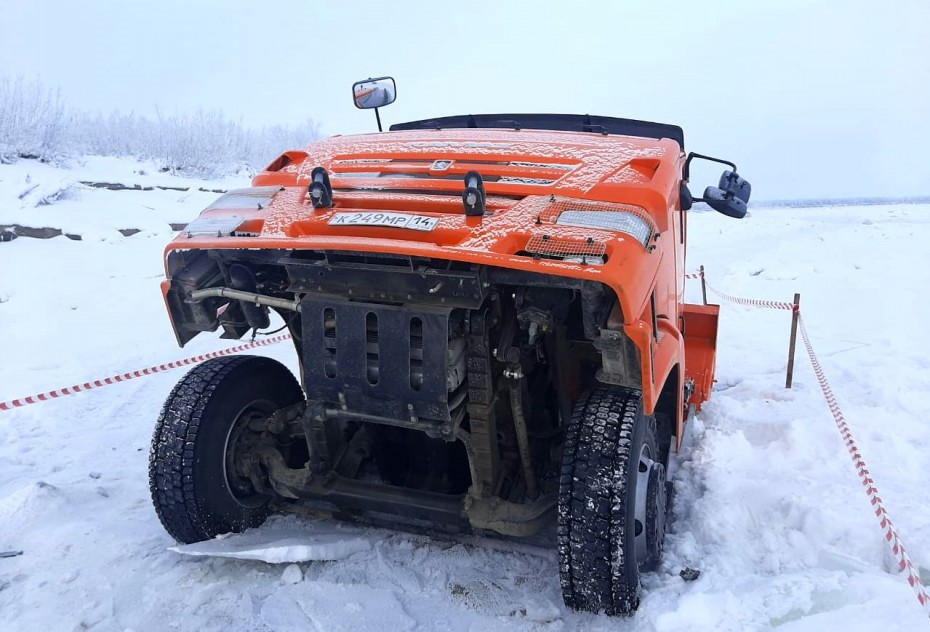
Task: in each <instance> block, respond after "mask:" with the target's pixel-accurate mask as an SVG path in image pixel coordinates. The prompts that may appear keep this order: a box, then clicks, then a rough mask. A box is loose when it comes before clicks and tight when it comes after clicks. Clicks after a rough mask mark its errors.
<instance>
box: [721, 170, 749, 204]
mask: <svg viewBox="0 0 930 632" xmlns="http://www.w3.org/2000/svg"><path fill="white" fill-rule="evenodd" d="M718 186H719V187H720V188H721V189H723V190H724V191H726V192H727V193H729V194H731V195H735V196H736V197H738V198H739V199H741V200H742V201H743V202H746V204H749V194H750V193H751V192H752V187H751V186H750V184H749V182H748V181H746V180H744V179H743V178H741V177H739V175H738V174H737V173H736V172H735V171H724V172H723V175H722V176H720V184H719V185H718Z"/></svg>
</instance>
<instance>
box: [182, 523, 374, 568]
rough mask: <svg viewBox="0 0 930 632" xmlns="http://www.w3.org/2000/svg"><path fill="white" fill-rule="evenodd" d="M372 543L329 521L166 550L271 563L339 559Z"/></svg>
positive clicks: (369, 538) (243, 534) (234, 536)
mask: <svg viewBox="0 0 930 632" xmlns="http://www.w3.org/2000/svg"><path fill="white" fill-rule="evenodd" d="M371 547H372V537H371V536H367V535H365V533H364V532H361V533H352V532H351V531H349V530H347V529H346V528H344V527H343V526H342V525H339V524H338V523H334V522H332V521H327V522H320V523H314V524H312V525H303V526H301V527H299V528H292V529H257V530H256V529H252V530H250V531H247V532H245V533H234V534H230V535H226V536H222V537H219V538H216V539H213V540H208V541H206V542H196V543H194V544H182V545H178V546H172V547H169V550H171V551H174V552H175V553H181V554H183V555H193V556H195V557H202V556H211V557H228V558H232V559H238V560H259V561H262V562H269V563H272V564H281V563H285V562H311V561H320V560H330V561H333V560H342V559H345V558H347V557H349V556H350V555H354V554H355V553H359V552H361V551H368V550H370V549H371Z"/></svg>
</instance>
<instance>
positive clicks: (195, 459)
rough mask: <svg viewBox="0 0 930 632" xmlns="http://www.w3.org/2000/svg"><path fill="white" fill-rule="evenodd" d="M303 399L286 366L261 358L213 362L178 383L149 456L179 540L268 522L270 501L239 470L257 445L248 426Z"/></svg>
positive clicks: (161, 508)
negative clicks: (243, 460) (244, 458)
mask: <svg viewBox="0 0 930 632" xmlns="http://www.w3.org/2000/svg"><path fill="white" fill-rule="evenodd" d="M302 399H303V391H302V390H301V388H300V385H299V384H298V383H297V380H296V379H294V376H293V375H292V374H291V372H290V371H289V370H288V369H287V367H285V366H284V365H282V364H281V363H279V362H276V361H275V360H272V359H270V358H264V357H261V356H229V357H222V358H214V359H212V360H208V361H207V362H204V363H203V364H200V365H198V366H197V367H195V368H193V369H192V370H191V371H190V372H189V373H188V374H187V375H185V376H184V378H182V379H181V381H180V382H178V384H177V385H176V386H175V387H174V389H173V390H172V391H171V394H170V395H169V396H168V399H167V400H166V401H165V405H164V407H163V408H162V411H161V414H160V415H159V417H158V421H157V423H156V424H155V434H154V436H153V437H152V449H151V452H150V457H149V488H150V490H151V493H152V502H153V503H154V505H155V511H156V512H157V513H158V517H159V519H160V520H161V523H162V525H164V527H165V529H166V530H167V531H168V533H170V534H171V535H172V536H173V537H174V539H175V540H177V541H179V542H182V543H191V542H199V541H201V540H208V539H210V538H213V537H215V536H217V535H219V534H221V533H228V532H230V531H242V530H243V529H247V528H249V527H256V526H258V525H260V524H261V523H262V522H264V520H265V518H266V517H267V516H268V503H269V501H270V500H271V498H272V496H271V495H269V494H268V493H267V492H263V491H262V490H261V489H256V486H255V484H254V481H253V480H251V479H250V477H249V476H246V475H245V474H244V472H243V471H242V469H241V463H242V457H243V456H248V455H247V453H248V451H249V449H250V447H251V446H254V445H255V444H256V442H258V441H259V440H260V437H259V436H258V433H256V432H255V431H254V430H253V429H251V428H250V426H249V424H250V422H251V421H253V420H256V419H261V418H264V417H267V416H268V415H270V414H271V413H273V412H274V411H275V410H277V409H279V408H284V407H286V406H290V405H292V404H295V403H297V402H299V401H301V400H302Z"/></svg>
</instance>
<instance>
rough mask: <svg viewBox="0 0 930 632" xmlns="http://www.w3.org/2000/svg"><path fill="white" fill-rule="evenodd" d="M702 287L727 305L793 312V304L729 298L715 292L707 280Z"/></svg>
mask: <svg viewBox="0 0 930 632" xmlns="http://www.w3.org/2000/svg"><path fill="white" fill-rule="evenodd" d="M704 285H706V286H707V289H708V290H710V291H711V292H713V293H714V294H716V295H717V296H719V297H720V298H722V299H723V300H725V301H727V302H729V303H735V304H737V305H746V306H749V307H764V308H766V309H787V310H788V311H794V309H795V305H794V303H782V302H781V301H764V300H758V299H754V298H740V297H739V296H730V295H729V294H726V293H724V292H720V291H719V290H715V289H714V288H712V287H711V285H710V283H708V282H707V280H706V279H705V280H704Z"/></svg>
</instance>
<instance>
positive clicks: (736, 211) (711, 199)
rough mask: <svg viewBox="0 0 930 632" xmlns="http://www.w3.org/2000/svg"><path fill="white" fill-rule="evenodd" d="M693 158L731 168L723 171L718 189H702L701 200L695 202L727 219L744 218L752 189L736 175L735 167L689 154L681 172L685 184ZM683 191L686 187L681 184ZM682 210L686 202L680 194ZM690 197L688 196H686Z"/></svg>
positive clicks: (713, 159) (725, 161)
mask: <svg viewBox="0 0 930 632" xmlns="http://www.w3.org/2000/svg"><path fill="white" fill-rule="evenodd" d="M695 158H701V159H703V160H709V161H711V162H719V163H721V164H724V165H727V166H729V167H732V169H733V170H732V171H724V172H723V175H722V176H720V186H719V187H707V188H706V189H704V197H703V198H694V201H695V202H704V203H705V204H707V205H708V206H709V207H711V208H712V209H714V210H715V211H718V212H720V213H723V214H724V215H726V216H727V217H735V218H736V219H742V218H743V217H746V205H747V204H748V203H749V194H750V193H751V192H752V187H751V186H750V184H749V182H747V181H746V180H744V179H743V178H741V177H740V176H739V175H738V174H737V173H736V165H734V164H733V163H732V162H729V161H727V160H721V159H720V158H714V157H712V156H705V155H703V154H696V153H694V152H691V153H690V154H688V158H687V159H686V160H685V166H684V169H683V172H682V176H683V178H684V180H685V182H687V181H688V179H689V177H690V173H691V171H690V168H691V161H692V160H694V159H695ZM682 187H683V189H684V190H687V187H686V186H684V183H682ZM681 197H682V210H683V211H684V210H686V209H685V206H684V203H685V202H686V201H687V200H686V198H685V196H684V195H683V194H682V196H681ZM688 197H690V196H688Z"/></svg>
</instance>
